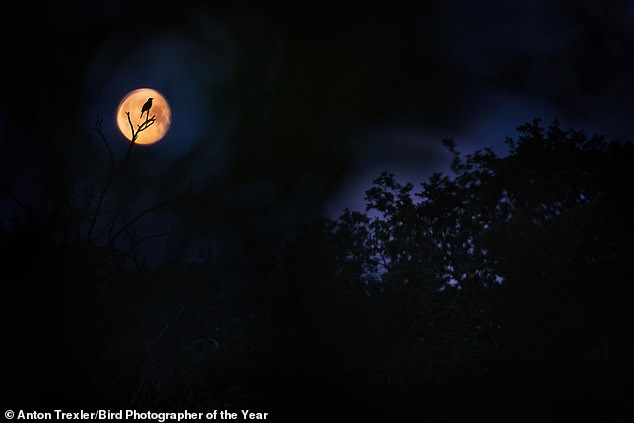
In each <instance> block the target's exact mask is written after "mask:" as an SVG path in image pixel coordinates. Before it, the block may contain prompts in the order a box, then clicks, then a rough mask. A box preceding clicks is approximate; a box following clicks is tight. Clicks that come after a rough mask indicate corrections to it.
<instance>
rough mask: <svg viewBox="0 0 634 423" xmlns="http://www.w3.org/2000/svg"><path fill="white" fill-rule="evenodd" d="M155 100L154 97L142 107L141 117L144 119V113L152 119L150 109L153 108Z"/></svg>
mask: <svg viewBox="0 0 634 423" xmlns="http://www.w3.org/2000/svg"><path fill="white" fill-rule="evenodd" d="M153 99H154V97H150V98H148V99H147V101H146V102H145V104H144V105H143V107H141V117H143V113H145V112H147V118H148V119H149V118H150V109H151V108H152V100H153Z"/></svg>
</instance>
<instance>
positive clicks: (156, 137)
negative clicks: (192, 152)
mask: <svg viewBox="0 0 634 423" xmlns="http://www.w3.org/2000/svg"><path fill="white" fill-rule="evenodd" d="M150 98H152V107H151V109H150V112H149V115H148V114H146V113H145V112H143V117H141V109H142V108H143V105H144V104H145V103H146V102H147V101H148V99H150ZM126 113H130V121H132V125H134V131H135V132H136V131H137V130H138V128H139V125H142V124H143V123H144V122H145V121H146V120H147V119H149V118H152V117H153V116H155V122H154V123H153V124H151V125H149V126H147V128H145V129H144V130H142V131H140V132H139V133H138V136H137V139H136V141H135V144H142V145H148V144H154V143H155V142H158V141H160V140H161V139H163V137H164V136H165V134H166V133H167V131H168V130H169V128H170V125H171V123H172V112H171V110H170V106H169V104H168V103H167V100H165V97H163V95H162V94H161V93H159V92H158V91H156V90H153V89H151V88H139V89H138V90H134V91H131V92H129V93H128V94H127V95H126V96H125V97H123V100H121V103H119V107H118V108H117V126H118V127H119V130H120V131H121V133H122V134H123V135H124V136H125V137H126V138H127V139H128V141H132V129H131V128H130V122H129V121H128V115H127V114H126Z"/></svg>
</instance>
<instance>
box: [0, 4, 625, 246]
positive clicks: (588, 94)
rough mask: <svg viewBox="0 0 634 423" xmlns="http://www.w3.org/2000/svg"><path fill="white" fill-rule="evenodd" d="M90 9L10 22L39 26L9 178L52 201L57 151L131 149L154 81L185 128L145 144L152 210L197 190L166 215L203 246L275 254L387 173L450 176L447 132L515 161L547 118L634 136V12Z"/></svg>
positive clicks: (20, 40) (5, 99)
mask: <svg viewBox="0 0 634 423" xmlns="http://www.w3.org/2000/svg"><path fill="white" fill-rule="evenodd" d="M70 3H71V4H70V5H63V6H61V5H59V4H57V3H56V4H54V5H47V6H44V7H43V8H41V9H38V10H36V11H31V10H30V6H28V5H17V8H18V9H17V10H16V11H15V12H13V13H12V14H7V15H6V19H11V20H12V21H17V22H23V24H22V25H18V26H17V28H16V29H13V27H11V28H12V29H9V27H8V26H6V25H5V26H4V29H3V31H4V34H3V39H4V40H5V42H4V55H5V63H6V65H5V66H4V67H3V70H2V72H3V77H2V84H3V89H2V98H1V103H0V116H1V119H0V129H1V132H2V138H1V139H2V144H1V149H2V155H1V157H2V168H3V174H4V175H5V178H8V180H9V181H11V182H12V183H13V184H14V185H15V186H17V187H20V188H21V189H22V190H23V191H24V194H23V195H26V196H29V197H31V196H33V198H37V196H35V194H33V193H32V190H33V189H36V188H37V186H38V184H39V182H41V181H40V180H38V178H46V176H45V175H46V171H45V168H46V167H47V166H54V165H53V164H52V159H51V157H50V155H49V154H48V153H47V151H46V149H45V148H44V145H45V144H46V143H52V144H53V145H56V146H66V145H70V144H71V143H72V142H75V143H77V142H79V143H80V144H81V143H94V144H99V142H100V141H99V140H98V138H97V136H96V135H95V134H94V133H93V132H92V127H93V125H94V122H95V118H96V117H97V116H101V117H103V119H104V124H103V125H104V130H105V132H106V135H107V136H108V138H109V140H110V142H111V144H113V146H114V148H115V150H116V149H119V150H120V151H123V149H125V143H124V142H123V141H122V137H121V135H120V134H119V133H118V132H117V131H116V129H115V126H114V120H113V115H114V111H115V108H116V106H117V104H118V102H119V101H120V99H121V98H122V97H123V96H124V95H125V94H126V93H127V92H129V91H130V90H132V89H135V88H138V87H152V88H154V89H157V90H159V91H160V92H162V93H164V95H165V96H166V97H167V98H168V100H169V101H170V103H171V105H172V108H173V124H172V128H171V131H170V133H169V134H168V136H167V138H165V139H164V140H163V141H162V142H161V143H159V144H157V145H155V146H152V147H149V148H138V151H137V157H136V159H137V160H138V163H136V164H135V166H137V167H138V177H139V183H141V184H143V186H144V187H148V188H147V189H146V188H144V193H145V195H146V196H148V200H147V201H152V200H151V199H150V198H151V197H155V198H165V197H166V196H169V195H171V194H170V193H169V192H167V193H166V192H164V191H163V190H164V189H168V190H169V188H170V187H172V188H174V187H182V186H185V185H188V184H189V183H190V181H191V183H192V186H193V188H192V193H193V194H192V195H191V196H190V197H189V198H188V200H187V201H184V202H181V203H180V204H177V205H175V206H174V207H172V209H170V210H165V213H167V215H164V216H161V217H160V218H159V219H160V221H161V222H165V219H175V222H177V223H176V224H180V223H178V222H183V224H185V225H187V226H191V224H192V222H195V223H194V226H195V227H194V228H191V227H189V228H188V229H187V230H188V231H190V232H191V233H194V234H196V236H197V237H200V238H201V242H202V243H207V242H209V241H212V242H214V243H215V244H217V245H220V244H230V245H231V247H235V248H241V245H242V244H243V243H244V242H249V241H250V240H251V239H252V238H257V240H258V241H266V242H271V243H272V244H273V245H275V244H276V243H279V242H280V240H283V239H284V238H285V237H286V236H287V235H288V233H289V231H292V230H293V228H295V227H296V226H297V225H298V224H301V223H302V222H305V221H306V220H307V219H310V218H313V217H315V216H318V215H327V216H330V217H337V216H338V215H339V213H340V212H341V210H342V209H343V208H344V207H351V208H353V209H362V208H363V192H364V191H365V190H366V189H367V188H368V187H369V185H370V183H371V181H372V180H373V179H374V178H375V177H376V176H377V175H378V174H379V173H380V172H381V171H383V170H387V171H390V172H393V173H395V174H396V175H397V177H398V178H399V179H401V180H404V181H411V182H414V183H418V182H420V181H422V180H424V179H425V178H427V177H428V176H429V174H431V172H434V171H446V170H447V169H448V165H449V161H450V155H449V153H448V152H446V151H445V149H444V148H443V147H442V146H441V145H440V140H441V139H442V138H445V137H453V138H454V139H455V141H456V144H457V146H458V148H459V149H460V150H462V151H464V152H470V151H473V150H475V149H479V148H483V147H487V146H490V147H493V148H494V149H496V150H497V151H498V152H502V153H503V152H504V143H503V141H504V138H505V137H506V136H513V135H514V134H515V128H516V127H517V126H518V125H520V124H522V123H524V122H526V121H529V120H531V119H533V118H536V117H537V118H541V119H542V120H543V121H544V122H550V121H552V120H553V119H555V118H556V119H559V120H560V122H562V124H563V125H565V126H566V125H567V126H571V127H575V128H579V129H583V130H586V131H588V132H590V133H592V132H599V133H603V134H605V135H606V136H607V137H609V138H618V139H627V137H628V135H629V134H631V133H632V129H633V126H634V123H633V122H634V121H632V119H631V116H632V115H633V112H634V95H633V94H634V92H633V91H634V88H633V87H634V84H632V75H634V56H633V55H632V49H633V47H634V44H633V43H634V34H633V32H634V29H633V28H634V26H633V25H632V23H633V22H634V7H633V6H632V4H631V3H630V2H627V1H611V2H598V1H582V2H569V1H517V2H503V1H486V2H475V3H474V2H469V1H461V0H454V1H445V2H404V3H403V4H400V3H399V5H398V6H396V5H393V6H391V7H386V6H385V5H379V4H375V3H370V4H368V5H363V6H360V5H354V6H353V5H345V4H342V3H340V2H316V3H310V4H309V3H308V2H306V4H303V3H304V2H277V3H275V4H269V5H263V4H259V3H258V2H246V3H245V2H196V1H190V0H185V1H180V2H178V3H172V2H165V1H155V2H126V1H110V2H104V3H101V4H92V3H89V4H88V3H85V2H70ZM2 201H3V206H9V205H8V204H7V203H6V201H7V200H6V198H3V200H2ZM243 217H248V219H247V220H248V222H249V223H247V224H246V225H245V224H244V219H243ZM5 218H6V213H5Z"/></svg>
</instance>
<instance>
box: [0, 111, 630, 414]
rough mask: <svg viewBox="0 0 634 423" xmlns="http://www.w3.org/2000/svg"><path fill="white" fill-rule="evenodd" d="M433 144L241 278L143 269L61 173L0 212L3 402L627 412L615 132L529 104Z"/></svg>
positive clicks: (625, 181)
mask: <svg viewBox="0 0 634 423" xmlns="http://www.w3.org/2000/svg"><path fill="white" fill-rule="evenodd" d="M97 129H99V127H97ZM139 130H140V128H139ZM133 131H134V129H133ZM98 132H99V131H98ZM133 138H134V137H133ZM104 141H105V138H104ZM443 144H444V145H445V147H446V148H448V149H449V151H451V152H452V154H453V162H452V171H453V175H446V174H442V173H437V174H434V175H432V176H431V177H430V178H429V179H428V180H426V181H424V182H423V183H422V184H421V185H420V186H419V187H418V189H415V187H414V185H413V184H410V183H405V184H402V183H400V182H398V181H397V179H396V177H395V175H392V174H389V173H383V174H381V175H379V176H378V178H377V179H376V180H375V183H374V185H373V186H372V187H370V188H369V189H368V191H367V192H366V201H367V209H366V210H364V211H352V210H344V212H343V214H342V215H341V217H340V218H338V219H334V220H331V219H322V220H319V221H316V222H313V223H312V224H309V225H307V226H306V227H305V229H304V230H303V231H302V232H301V233H300V234H298V236H296V237H295V238H294V239H292V240H291V241H289V242H288V244H287V245H286V246H285V247H284V248H283V249H282V250H281V251H279V252H270V255H267V256H266V257H261V259H260V261H259V263H258V264H257V267H256V268H255V269H250V270H252V271H253V273H255V274H257V275H258V276H257V278H256V280H255V282H254V283H253V284H251V285H248V287H247V288H246V289H243V290H236V289H235V288H234V286H233V285H234V283H235V280H236V278H237V277H238V275H236V274H234V273H231V272H226V273H222V272H220V271H219V270H218V268H217V266H216V263H215V262H214V257H215V256H214V254H213V253H212V252H211V250H208V251H204V250H203V251H201V255H200V259H199V260H193V261H192V260H189V261H187V260H184V259H183V256H182V255H181V254H178V255H177V256H178V257H175V259H174V260H171V261H170V262H168V263H165V264H164V265H161V266H159V267H157V268H156V269H151V268H148V267H146V266H143V265H140V263H139V260H138V258H135V256H134V254H133V252H131V250H128V251H123V250H121V249H120V248H117V246H116V245H115V244H112V243H110V245H108V244H109V243H108V240H112V238H113V237H114V235H115V234H118V233H120V234H126V230H125V229H124V230H123V231H121V228H125V225H126V224H130V227H132V226H134V225H135V223H136V222H138V220H135V219H134V218H130V217H128V218H126V219H125V220H123V221H122V220H115V224H117V222H118V224H121V225H123V226H118V228H119V229H116V230H115V229H112V230H111V231H109V228H111V226H109V225H112V222H113V220H107V221H105V222H106V224H105V226H102V224H103V222H102V221H98V222H97V223H100V225H99V226H100V227H104V228H106V229H105V231H99V233H101V234H102V235H103V236H104V238H98V237H92V236H89V237H86V234H91V233H92V231H90V230H88V231H87V232H86V231H85V228H86V227H87V226H86V222H91V219H94V213H95V212H97V214H103V208H100V207H96V208H95V205H96V204H98V202H96V201H92V202H91V201H87V204H91V205H92V206H91V207H92V208H91V210H92V212H90V213H89V212H81V210H70V211H72V213H69V209H68V208H65V207H67V206H64V205H65V204H76V203H73V201H72V200H74V199H75V200H76V197H74V195H75V194H73V193H74V191H73V190H71V189H70V188H69V186H70V185H68V184H60V185H59V186H60V192H61V193H63V194H64V195H63V196H62V195H60V196H59V197H57V198H59V200H58V201H57V202H56V203H55V204H56V205H59V207H58V208H57V209H56V210H57V212H56V213H55V214H54V215H53V217H52V218H51V219H49V220H44V221H42V220H40V221H38V220H37V219H35V218H34V217H33V213H32V208H31V207H30V206H29V205H27V204H24V203H23V202H19V203H17V204H18V206H19V209H20V210H22V211H23V213H24V216H28V218H26V217H25V218H19V217H17V215H16V217H15V218H14V219H12V221H11V222H9V223H10V225H9V227H7V228H3V230H2V231H0V249H1V252H2V254H1V255H0V264H1V265H2V266H3V268H4V269H5V271H6V272H7V274H11V275H17V276H14V277H12V279H11V280H10V281H9V282H8V283H6V287H5V289H6V290H7V296H6V298H11V299H13V300H14V301H12V303H11V304H8V305H7V307H6V308H5V310H6V311H7V314H8V315H9V316H10V319H9V323H10V327H11V328H10V333H9V338H10V339H12V340H13V341H14V342H13V343H12V345H11V350H10V356H9V357H10V359H9V360H6V362H8V363H17V364H16V365H13V368H12V369H11V371H10V372H9V371H7V372H6V374H10V375H11V377H10V378H9V380H11V381H12V384H13V385H12V386H14V387H15V389H14V390H13V392H12V396H10V397H9V399H10V400H11V401H12V404H15V407H16V408H17V407H18V405H19V406H21V407H31V408H37V407H42V406H43V405H44V404H45V405H50V406H51V407H60V404H66V403H68V404H72V406H78V405H80V404H81V405H83V406H85V407H99V408H104V407H105V408H108V407H110V408H138V409H144V408H150V409H153V410H154V409H159V408H161V409H174V410H178V411H182V409H184V408H188V409H200V410H201V411H208V410H211V409H225V408H226V409H230V408H234V409H238V410H239V409H240V408H249V409H254V408H257V407H259V408H261V409H262V410H263V411H269V412H271V413H272V415H274V416H275V417H276V421H278V420H289V421H296V420H297V418H298V416H301V417H302V418H303V421H333V420H341V421H345V420H350V419H355V420H364V419H368V418H370V417H373V418H379V419H382V420H386V421H394V420H395V419H399V418H423V419H425V421H443V422H448V421H465V420H466V419H469V420H476V421H477V420H482V421H502V420H504V421H507V420H508V421H531V422H532V421H559V420H569V419H571V418H576V417H581V416H584V417H586V418H587V417H588V416H590V417H594V418H597V419H601V420H605V419H609V417H611V416H614V417H623V416H624V415H627V414H631V408H628V407H629V406H628V404H629V399H628V398H627V392H628V390H629V389H630V388H631V380H632V358H631V357H632V356H633V354H632V325H631V322H632V307H631V300H632V287H631V283H630V282H629V280H628V279H627V278H626V277H625V275H627V274H628V273H629V272H630V271H631V263H630V258H631V257H632V241H631V234H632V220H631V216H632V215H634V214H633V210H632V202H631V201H629V195H630V194H629V192H630V190H631V184H632V174H631V170H630V169H631V165H632V158H633V157H632V154H633V149H632V145H631V144H630V143H622V142H615V141H614V142H607V141H605V140H604V139H603V138H602V137H601V136H597V135H592V136H588V135H586V134H585V133H583V132H582V131H577V130H572V129H569V130H564V129H562V128H561V127H560V125H559V123H558V122H556V121H555V122H553V123H552V124H550V125H549V126H547V127H543V126H542V125H541V123H540V121H539V120H534V121H532V122H528V123H526V124H524V125H522V126H520V127H519V128H518V137H517V139H512V138H509V139H507V145H508V154H506V155H504V156H499V155H497V154H495V153H494V152H493V151H492V150H491V149H484V150H481V151H476V152H474V153H473V154H469V155H466V156H463V155H462V154H461V153H460V152H459V151H458V150H457V148H456V145H455V143H454V142H453V140H451V139H446V140H443ZM107 145H108V144H107V143H106V146H107ZM131 145H133V143H132V144H131ZM108 151H109V152H110V163H109V167H108V169H110V170H111V171H112V173H117V172H123V171H125V168H121V167H119V165H117V164H116V162H115V160H114V157H113V155H112V151H111V150H110V149H109V148H108ZM128 152H129V151H128ZM128 159H129V156H126V158H124V161H123V162H122V164H125V163H126V160H128ZM117 174H118V173H117ZM108 175H111V174H108ZM109 177H110V176H107V177H105V178H102V179H100V180H99V181H100V183H101V184H102V185H98V184H96V185H95V186H98V187H101V189H102V190H103V189H104V187H105V188H106V190H109V189H110V188H109V187H110V183H109V182H108V178H109ZM112 178H114V177H112ZM65 189H66V190H67V191H64V190H65ZM92 189H93V193H94V192H97V193H98V194H96V195H93V196H92V197H90V198H92V199H93V200H94V199H95V198H99V195H101V194H100V193H101V192H103V191H99V189H97V191H95V188H94V186H93V188H92ZM5 191H6V190H5ZM7 193H8V194H9V195H11V194H14V193H13V192H12V191H7ZM132 198H134V197H132ZM112 204H114V209H112V210H114V213H113V214H107V216H108V218H109V219H114V216H119V218H120V217H121V216H122V214H124V210H123V206H124V205H125V204H127V203H125V204H117V203H112ZM99 210H101V212H100V211H99ZM134 216H139V215H138V214H136V215H134ZM141 217H142V215H141ZM119 218H117V219H119ZM79 222H83V226H82V225H80V224H79ZM97 223H95V224H94V226H95V227H96V226H97ZM60 234H61V236H60ZM82 234H83V235H82ZM128 235H129V236H130V237H131V238H130V240H131V241H135V240H136V241H141V240H142V239H143V238H144V237H141V236H140V235H138V234H137V235H135V234H134V233H133V232H132V231H128ZM135 237H136V238H135ZM115 238H116V237H115ZM116 239H118V238H116ZM104 240H105V241H106V242H105V244H104V243H102V244H99V241H101V242H103V241H104ZM86 245H88V246H89V248H82V247H85V246H86ZM130 245H135V242H131V244H130ZM77 247H79V248H77ZM105 247H108V248H109V249H106V250H105V252H103V251H104V250H103V248H105ZM179 250H182V249H179ZM99 251H102V253H100V254H105V257H107V259H104V258H103V256H101V257H99V258H98V257H97V256H98V253H99ZM35 380H36V381H38V383H37V385H38V386H37V388H36V387H34V386H33V385H34V384H35V382H33V381H35ZM60 380H63V383H61V382H59V381H60ZM27 393H28V394H29V395H27ZM25 398H28V399H25ZM335 410H336V411H335Z"/></svg>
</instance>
